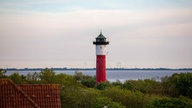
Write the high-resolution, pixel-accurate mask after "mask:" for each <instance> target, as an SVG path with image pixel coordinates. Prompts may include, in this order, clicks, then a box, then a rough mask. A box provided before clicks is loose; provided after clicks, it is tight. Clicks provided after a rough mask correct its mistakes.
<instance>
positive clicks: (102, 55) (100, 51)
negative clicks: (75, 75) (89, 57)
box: [93, 33, 109, 83]
mask: <svg viewBox="0 0 192 108" xmlns="http://www.w3.org/2000/svg"><path fill="white" fill-rule="evenodd" d="M93 44H94V45H96V59H97V60H96V82H97V83H98V82H106V54H107V51H106V45H108V44H109V42H108V41H106V37H105V36H103V34H102V33H100V35H99V36H98V37H97V38H96V41H94V42H93Z"/></svg>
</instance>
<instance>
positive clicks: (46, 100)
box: [0, 78, 61, 108]
mask: <svg viewBox="0 0 192 108" xmlns="http://www.w3.org/2000/svg"><path fill="white" fill-rule="evenodd" d="M13 107H14V108H61V100H60V86H59V85H58V84H38V85H32V84H22V85H16V84H14V83H13V82H12V81H11V80H10V79H2V78H1V79H0V108H13Z"/></svg>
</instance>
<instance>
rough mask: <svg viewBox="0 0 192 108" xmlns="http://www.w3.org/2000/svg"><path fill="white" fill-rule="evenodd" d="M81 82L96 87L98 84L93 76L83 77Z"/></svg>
mask: <svg viewBox="0 0 192 108" xmlns="http://www.w3.org/2000/svg"><path fill="white" fill-rule="evenodd" d="M81 83H82V84H83V85H85V86H87V87H91V88H94V87H95V85H96V81H95V79H93V78H87V79H82V81H81Z"/></svg>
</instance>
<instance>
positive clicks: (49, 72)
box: [39, 68, 55, 84]
mask: <svg viewBox="0 0 192 108" xmlns="http://www.w3.org/2000/svg"><path fill="white" fill-rule="evenodd" d="M39 77H40V79H41V80H42V81H43V82H45V83H48V84H52V83H53V81H54V78H55V72H54V71H53V69H48V68H45V69H43V70H41V72H40V73H39Z"/></svg>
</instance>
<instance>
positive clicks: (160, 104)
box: [148, 97, 192, 108]
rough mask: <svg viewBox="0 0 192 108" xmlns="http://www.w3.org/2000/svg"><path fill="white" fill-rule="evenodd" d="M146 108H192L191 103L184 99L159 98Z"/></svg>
mask: <svg viewBox="0 0 192 108" xmlns="http://www.w3.org/2000/svg"><path fill="white" fill-rule="evenodd" d="M148 108H192V101H191V100H190V99H187V98H185V97H180V98H170V97H161V98H156V99H154V100H153V101H152V102H151V104H149V106H148Z"/></svg>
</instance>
